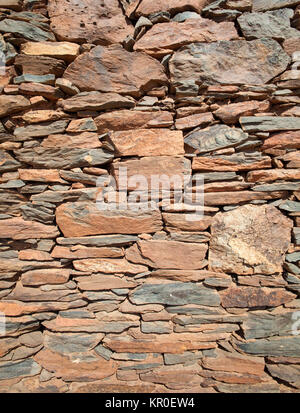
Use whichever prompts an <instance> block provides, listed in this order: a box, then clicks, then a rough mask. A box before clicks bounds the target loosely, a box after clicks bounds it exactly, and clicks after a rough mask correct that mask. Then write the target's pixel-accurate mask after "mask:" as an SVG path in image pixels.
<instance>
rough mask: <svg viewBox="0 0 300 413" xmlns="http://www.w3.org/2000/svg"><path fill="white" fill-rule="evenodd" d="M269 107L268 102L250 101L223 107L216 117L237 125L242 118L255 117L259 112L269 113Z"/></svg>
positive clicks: (216, 113) (217, 111)
mask: <svg viewBox="0 0 300 413" xmlns="http://www.w3.org/2000/svg"><path fill="white" fill-rule="evenodd" d="M269 107H270V103H269V102H268V101H263V102H259V101H256V100H249V101H245V102H238V103H230V104H229V105H224V106H221V107H220V109H218V110H216V111H215V112H214V115H216V116H217V117H218V118H220V119H221V120H222V121H223V122H224V123H227V124H229V125H230V124H234V123H237V122H238V121H239V118H240V117H241V116H253V115H254V114H255V113H258V112H267V111H268V109H269Z"/></svg>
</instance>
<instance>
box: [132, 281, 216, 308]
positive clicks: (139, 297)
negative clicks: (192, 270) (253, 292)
mask: <svg viewBox="0 0 300 413" xmlns="http://www.w3.org/2000/svg"><path fill="white" fill-rule="evenodd" d="M130 301H132V302H133V303H134V304H138V305H140V304H164V305H185V304H199V305H207V306H209V307H217V306H218V305H219V304H220V299H219V295H218V293H217V292H216V291H214V290H213V289H211V288H206V287H203V286H201V285H198V284H193V283H190V282H187V283H180V282H175V283H168V284H144V285H142V286H141V287H138V288H137V289H136V290H135V291H134V293H133V294H132V295H131V296H130Z"/></svg>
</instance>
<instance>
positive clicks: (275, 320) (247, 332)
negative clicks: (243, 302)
mask: <svg viewBox="0 0 300 413" xmlns="http://www.w3.org/2000/svg"><path fill="white" fill-rule="evenodd" d="M292 315H293V312H291V311H289V312H286V313H284V314H270V313H265V312H261V311H260V312H258V311H257V312H250V313H249V315H248V318H247V319H246V320H245V321H244V322H243V324H242V330H243V332H244V336H245V339H246V340H250V339H253V338H266V337H272V336H288V335H292V325H293V323H294V320H293V319H292Z"/></svg>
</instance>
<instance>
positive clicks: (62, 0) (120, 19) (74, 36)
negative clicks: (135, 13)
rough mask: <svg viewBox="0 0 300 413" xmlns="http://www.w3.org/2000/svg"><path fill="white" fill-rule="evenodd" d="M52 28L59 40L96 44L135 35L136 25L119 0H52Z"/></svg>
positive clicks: (49, 11) (49, 4) (120, 40)
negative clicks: (70, 0) (131, 21)
mask: <svg viewBox="0 0 300 413" xmlns="http://www.w3.org/2000/svg"><path fill="white" fill-rule="evenodd" d="M48 13H49V16H50V19H51V29H52V30H53V32H54V33H55V34H56V36H57V38H58V39H59V40H69V41H72V42H80V43H81V42H84V41H85V42H87V43H94V44H111V43H121V42H122V41H123V40H125V38H126V37H127V36H128V35H133V26H132V25H131V23H130V21H129V20H127V19H126V18H125V16H124V14H123V12H122V8H121V5H120V3H119V2H118V0H104V1H102V2H101V3H99V2H98V1H97V0H88V1H85V2H84V3H80V2H79V3H77V2H76V1H72V3H69V2H68V1H67V0H50V1H49V2H48Z"/></svg>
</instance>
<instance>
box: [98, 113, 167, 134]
mask: <svg viewBox="0 0 300 413" xmlns="http://www.w3.org/2000/svg"><path fill="white" fill-rule="evenodd" d="M95 123H96V125H97V128H98V132H99V133H106V132H109V131H125V130H130V129H140V128H141V129H145V128H163V127H169V126H172V125H173V116H172V114H171V113H170V112H167V111H155V112H147V111H144V110H143V111H138V110H116V111H113V112H106V113H102V114H101V115H99V116H98V117H96V118H95Z"/></svg>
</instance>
